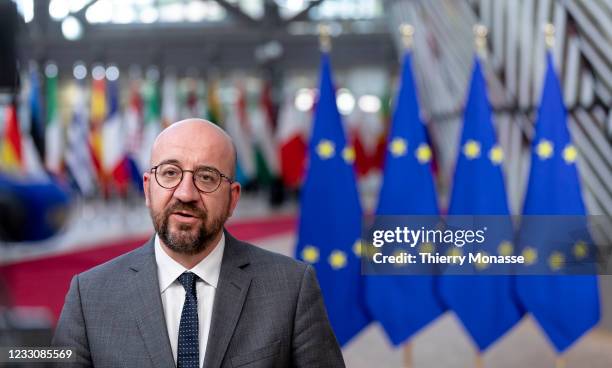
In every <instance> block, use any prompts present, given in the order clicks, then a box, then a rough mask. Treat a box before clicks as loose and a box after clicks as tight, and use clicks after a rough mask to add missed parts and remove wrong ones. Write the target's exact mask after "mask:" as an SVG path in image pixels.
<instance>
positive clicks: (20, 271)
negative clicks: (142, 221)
mask: <svg viewBox="0 0 612 368" xmlns="http://www.w3.org/2000/svg"><path fill="white" fill-rule="evenodd" d="M227 228H228V230H229V231H230V232H231V233H232V235H234V236H235V237H236V238H238V239H241V240H245V241H250V242H256V241H257V239H260V238H264V237H267V236H274V235H279V234H283V233H288V232H292V231H294V230H295V217H293V216H290V217H289V216H284V217H273V218H266V219H257V220H249V221H243V222H236V223H232V224H229V225H228V226H227ZM147 239H148V238H138V239H125V240H122V241H120V242H117V243H114V244H100V246H96V247H94V248H88V249H86V250H82V251H74V252H71V253H67V254H61V255H55V256H50V257H46V258H42V259H36V260H31V261H24V262H19V263H13V264H10V265H8V266H4V267H2V268H0V279H4V281H5V282H6V284H7V285H8V290H9V300H10V301H11V302H12V304H13V305H15V306H44V307H47V308H48V309H49V311H50V312H51V313H52V314H53V316H54V318H55V321H57V318H58V317H59V314H60V312H61V309H62V306H63V305H64V297H65V295H66V292H67V291H68V287H69V286H70V280H71V279H72V277H73V276H74V275H76V274H78V273H80V272H83V271H85V270H88V269H90V268H92V267H94V266H96V265H99V264H101V263H104V262H106V261H108V260H110V259H112V258H114V257H117V256H119V255H121V254H123V253H126V252H128V251H130V250H132V249H135V248H137V247H139V246H140V245H142V244H143V243H144V242H145V241H147ZM0 299H1V298H0Z"/></svg>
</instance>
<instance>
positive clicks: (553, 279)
mask: <svg viewBox="0 0 612 368" xmlns="http://www.w3.org/2000/svg"><path fill="white" fill-rule="evenodd" d="M576 156H577V151H576V148H575V147H574V145H573V144H572V142H571V138H570V134H569V130H568V127H567V112H566V110H565V106H564V104H563V97H562V93H561V86H560V84H559V80H558V79H557V75H556V74H555V70H554V64H553V60H552V56H551V55H550V53H549V54H548V55H547V70H546V77H545V80H544V88H543V92H542V99H541V101H540V107H539V110H538V117H537V122H536V125H535V137H534V140H533V145H532V154H531V172H530V174H529V182H528V185H527V194H526V197H525V203H524V207H523V215H549V216H551V215H553V216H560V215H561V216H562V215H566V216H572V215H577V216H582V215H585V208H584V203H583V202H582V195H581V192H580V182H579V180H578V172H577V169H576ZM523 222H525V221H523ZM585 222H586V219H585ZM585 228H586V227H585ZM558 230H559V229H558V228H557V229H555V228H554V227H553V228H551V229H544V228H541V227H540V228H538V229H536V231H529V229H527V228H525V227H523V228H522V229H521V235H520V244H521V245H522V253H523V255H524V256H525V263H526V265H527V267H529V266H532V267H533V266H537V265H538V264H542V263H544V264H545V266H546V267H549V269H548V271H549V273H550V275H548V276H542V275H539V276H519V277H518V278H517V292H518V296H519V299H520V301H521V303H522V304H523V305H524V306H525V308H526V309H527V310H528V311H529V312H531V313H532V314H533V316H534V317H535V319H536V320H537V321H538V323H539V324H540V326H541V327H542V329H543V330H544V331H545V332H546V334H547V335H548V337H549V339H550V341H551V342H552V343H553V345H554V346H555V348H556V349H557V350H558V351H560V352H563V351H564V350H565V349H567V348H568V347H569V346H570V345H571V344H572V343H573V342H574V341H576V340H577V339H578V338H579V337H580V336H582V335H583V334H584V333H585V332H587V331H588V330H589V329H590V328H591V327H593V326H594V325H595V324H596V323H597V321H598V320H599V294H598V286H597V276H592V275H587V276H585V275H580V276H577V275H567V274H566V275H563V274H560V275H556V274H554V272H562V271H563V266H564V264H566V263H570V262H572V261H580V260H581V259H582V258H584V257H586V256H587V254H586V250H587V249H588V248H586V247H584V246H581V244H584V242H590V239H576V245H575V246H574V247H572V248H569V249H556V247H555V246H554V245H553V244H554V242H553V241H551V240H552V238H550V236H552V235H553V234H554V233H555V232H557V231H558ZM547 236H549V237H548V238H547ZM587 236H588V234H587ZM547 273H548V272H547Z"/></svg>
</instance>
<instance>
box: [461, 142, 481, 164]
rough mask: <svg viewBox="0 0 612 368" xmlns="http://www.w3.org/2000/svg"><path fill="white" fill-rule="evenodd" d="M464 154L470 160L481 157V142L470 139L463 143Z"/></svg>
mask: <svg viewBox="0 0 612 368" xmlns="http://www.w3.org/2000/svg"><path fill="white" fill-rule="evenodd" d="M463 154H464V155H465V157H467V158H468V159H469V160H473V159H475V158H478V157H480V143H478V142H476V141H475V140H472V139H470V140H468V141H467V142H465V144H464V145H463Z"/></svg>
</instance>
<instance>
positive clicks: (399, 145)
mask: <svg viewBox="0 0 612 368" xmlns="http://www.w3.org/2000/svg"><path fill="white" fill-rule="evenodd" d="M406 150H408V142H406V140H405V139H404V138H400V137H395V138H393V140H392V141H391V143H389V151H391V154H392V155H393V157H400V156H404V155H405V154H406Z"/></svg>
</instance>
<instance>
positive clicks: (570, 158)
mask: <svg viewBox="0 0 612 368" xmlns="http://www.w3.org/2000/svg"><path fill="white" fill-rule="evenodd" d="M577 156H578V151H577V150H576V147H574V145H573V144H571V143H570V144H568V145H567V146H565V148H564V149H563V159H564V160H565V163H567V164H568V165H570V164H573V163H574V162H576V157H577Z"/></svg>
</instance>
